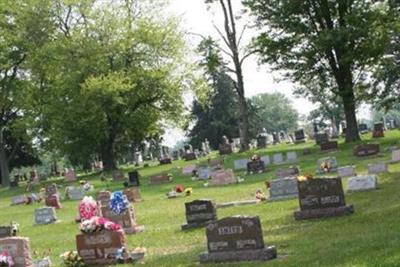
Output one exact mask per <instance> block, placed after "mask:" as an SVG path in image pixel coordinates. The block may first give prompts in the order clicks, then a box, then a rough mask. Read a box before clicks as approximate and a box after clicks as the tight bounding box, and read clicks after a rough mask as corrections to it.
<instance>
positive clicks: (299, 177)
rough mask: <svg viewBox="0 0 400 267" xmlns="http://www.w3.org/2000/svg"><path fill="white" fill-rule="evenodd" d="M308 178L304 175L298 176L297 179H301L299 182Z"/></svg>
mask: <svg viewBox="0 0 400 267" xmlns="http://www.w3.org/2000/svg"><path fill="white" fill-rule="evenodd" d="M307 180H308V178H307V177H306V176H303V175H302V176H298V177H297V181H299V182H305V181H307Z"/></svg>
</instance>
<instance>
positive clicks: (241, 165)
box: [233, 159, 249, 171]
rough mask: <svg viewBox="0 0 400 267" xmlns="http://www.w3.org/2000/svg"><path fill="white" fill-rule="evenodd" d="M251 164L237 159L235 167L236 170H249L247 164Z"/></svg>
mask: <svg viewBox="0 0 400 267" xmlns="http://www.w3.org/2000/svg"><path fill="white" fill-rule="evenodd" d="M248 162H249V160H248V159H237V160H235V161H234V162H233V165H234V170H235V171H238V170H246V169H247V163H248Z"/></svg>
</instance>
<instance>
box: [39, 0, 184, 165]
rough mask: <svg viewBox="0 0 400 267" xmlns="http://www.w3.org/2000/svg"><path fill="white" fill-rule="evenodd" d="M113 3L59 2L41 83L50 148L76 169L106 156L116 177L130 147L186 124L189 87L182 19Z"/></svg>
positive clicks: (142, 6)
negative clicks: (167, 126) (166, 124)
mask: <svg viewBox="0 0 400 267" xmlns="http://www.w3.org/2000/svg"><path fill="white" fill-rule="evenodd" d="M100 2H101V3H100ZM106 3H107V4H104V1H77V2H76V3H74V2H73V1H72V2H71V1H62V0H56V1H54V10H55V14H57V15H56V18H57V25H58V28H57V31H56V34H55V36H54V39H55V40H54V42H53V43H52V44H51V45H49V46H47V47H46V48H45V49H43V50H42V55H41V57H38V58H37V65H38V66H40V67H38V68H36V71H35V72H34V77H35V79H36V81H37V83H38V84H40V85H41V92H42V94H41V95H39V94H38V95H36V101H37V102H38V103H40V106H41V107H42V110H41V111H40V113H39V115H38V117H40V119H41V120H40V123H41V126H42V130H43V133H44V136H45V137H46V138H45V139H44V140H43V142H44V143H45V144H46V145H48V147H49V148H57V149H58V150H59V151H61V152H62V153H63V154H66V155H67V156H68V158H69V159H70V160H71V161H72V162H73V163H75V164H77V163H80V164H83V163H85V161H87V160H90V159H91V158H93V157H94V156H95V155H100V157H101V159H102V160H103V162H104V165H105V168H107V169H115V168H116V167H117V166H116V165H117V158H118V154H119V153H120V152H122V151H123V150H124V148H126V146H127V144H131V143H133V142H135V141H138V140H142V139H143V138H145V137H146V136H147V135H151V134H154V133H158V132H160V130H161V127H160V126H161V124H160V122H161V121H167V120H168V121H178V120H179V118H181V114H182V108H183V100H182V91H183V90H184V89H185V88H187V85H188V84H189V83H187V82H186V81H187V79H186V76H185V73H184V71H186V68H185V62H184V57H183V56H184V54H183V51H184V50H183V48H184V42H183V38H182V35H181V33H180V31H179V29H178V26H177V23H176V22H175V20H174V19H171V18H162V17H161V16H159V14H158V13H156V12H157V11H155V9H152V8H151V6H153V5H156V4H155V3H152V1H141V2H140V3H139V2H137V1H106ZM40 114H41V116H40Z"/></svg>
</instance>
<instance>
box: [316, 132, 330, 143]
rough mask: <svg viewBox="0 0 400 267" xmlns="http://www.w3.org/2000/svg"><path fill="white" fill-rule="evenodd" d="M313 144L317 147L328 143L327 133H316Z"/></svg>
mask: <svg viewBox="0 0 400 267" xmlns="http://www.w3.org/2000/svg"><path fill="white" fill-rule="evenodd" d="M315 142H316V144H317V145H318V146H319V145H321V144H324V143H327V142H329V136H328V134H327V133H318V134H316V135H315Z"/></svg>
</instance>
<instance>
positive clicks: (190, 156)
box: [184, 152, 197, 161]
mask: <svg viewBox="0 0 400 267" xmlns="http://www.w3.org/2000/svg"><path fill="white" fill-rule="evenodd" d="M184 158H185V160H186V161H190V160H196V159H197V156H196V153H194V152H190V153H186V154H185V156H184Z"/></svg>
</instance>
